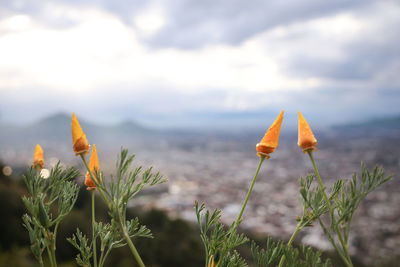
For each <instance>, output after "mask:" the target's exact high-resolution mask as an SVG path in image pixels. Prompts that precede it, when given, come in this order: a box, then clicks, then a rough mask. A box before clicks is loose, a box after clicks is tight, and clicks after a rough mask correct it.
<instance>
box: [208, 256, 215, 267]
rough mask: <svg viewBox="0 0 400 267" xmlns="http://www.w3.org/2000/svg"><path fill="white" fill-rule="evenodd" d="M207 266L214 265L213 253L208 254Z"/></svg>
mask: <svg viewBox="0 0 400 267" xmlns="http://www.w3.org/2000/svg"><path fill="white" fill-rule="evenodd" d="M207 266H208V267H214V257H213V255H211V256H210V260H209V262H208V264H207Z"/></svg>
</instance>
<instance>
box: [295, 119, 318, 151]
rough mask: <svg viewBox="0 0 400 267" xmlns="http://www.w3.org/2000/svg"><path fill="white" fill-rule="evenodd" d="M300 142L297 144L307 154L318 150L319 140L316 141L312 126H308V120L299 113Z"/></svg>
mask: <svg viewBox="0 0 400 267" xmlns="http://www.w3.org/2000/svg"><path fill="white" fill-rule="evenodd" d="M298 136H299V138H298V142H297V144H298V145H299V147H301V149H303V152H304V153H306V152H307V151H309V150H314V151H315V150H317V139H315V137H314V134H313V132H312V131H311V128H310V126H309V125H308V123H307V121H306V119H304V117H303V115H302V114H301V113H300V111H299V132H298Z"/></svg>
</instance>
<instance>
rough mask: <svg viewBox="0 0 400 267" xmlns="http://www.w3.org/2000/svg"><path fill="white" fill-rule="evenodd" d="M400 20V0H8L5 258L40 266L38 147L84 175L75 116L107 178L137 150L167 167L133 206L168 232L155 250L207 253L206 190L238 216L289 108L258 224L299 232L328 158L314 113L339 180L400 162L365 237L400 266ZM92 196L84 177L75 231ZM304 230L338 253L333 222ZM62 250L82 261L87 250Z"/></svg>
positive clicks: (3, 112) (254, 213) (148, 250)
mask: <svg viewBox="0 0 400 267" xmlns="http://www.w3.org/2000/svg"><path fill="white" fill-rule="evenodd" d="M399 24H400V3H399V2H398V1H389V0H388V1H365V0H363V1H361V0H360V1H351V2H350V1H332V2H326V1H325V2H323V1H315V0H308V1H291V0H288V1H236V0H235V1H232V0H230V1H225V0H224V1H195V0H193V1H184V0H170V1H164V0H149V1H142V0H131V1H126V0H118V1H101V0H73V1H66V0H65V1H63V0H59V1H39V0H37V1H36V0H29V1H28V0H11V1H5V0H3V1H1V0H0V162H1V164H0V165H1V169H0V174H1V186H0V207H1V208H0V211H1V213H2V214H1V215H0V217H1V218H2V219H1V220H0V225H1V227H0V229H1V235H0V266H30V265H32V266H33V265H34V264H35V262H34V261H33V259H32V256H31V255H30V251H29V237H28V233H27V231H25V229H24V228H23V227H22V221H21V216H22V214H23V213H24V212H25V210H24V207H23V204H22V201H21V199H20V197H21V196H22V195H23V194H26V192H25V187H24V185H23V183H22V181H21V176H22V175H23V174H24V172H25V171H26V169H27V167H28V166H29V165H30V164H31V161H32V157H33V152H34V148H35V145H36V144H40V145H41V146H42V147H43V150H44V153H45V160H46V168H48V169H50V168H51V167H52V166H54V165H55V164H56V163H57V162H58V161H59V160H60V161H61V162H62V163H63V164H65V165H67V166H69V165H73V166H76V167H77V168H79V169H81V170H82V173H83V166H82V164H81V163H80V161H79V158H77V157H75V155H74V153H73V152H72V139H71V134H70V121H71V115H72V112H75V114H76V115H77V117H78V119H79V120H80V122H81V125H82V128H83V130H84V131H85V133H86V135H87V137H88V139H89V142H90V143H91V144H93V143H95V144H96V146H97V148H98V152H99V158H100V165H101V169H102V170H103V171H104V172H105V174H106V175H108V174H111V173H112V172H113V170H114V166H115V160H116V157H117V154H118V153H119V151H120V149H121V147H126V148H128V149H129V151H130V152H131V153H135V154H136V155H137V157H136V164H141V165H144V166H154V167H155V169H157V170H159V171H160V172H161V173H163V174H164V176H165V177H167V178H168V179H169V182H168V183H166V184H163V185H161V186H158V187H157V188H154V189H152V190H148V191H145V192H144V194H142V195H140V196H139V197H138V198H136V199H135V201H134V202H133V203H131V207H132V210H131V213H132V216H133V215H135V216H139V218H140V219H141V221H143V222H144V223H145V224H147V225H148V226H149V227H150V228H151V229H153V230H154V235H155V239H154V240H151V241H142V243H140V244H139V250H140V251H144V252H143V253H144V254H145V255H144V259H145V262H148V263H149V266H201V265H202V264H203V263H202V259H203V251H202V250H203V249H202V244H201V241H200V238H199V235H198V232H197V227H196V226H195V225H194V220H195V214H194V211H193V207H194V202H195V200H199V201H200V202H205V203H206V205H207V206H208V207H209V208H216V207H218V208H221V209H223V220H224V221H225V222H226V223H230V222H231V221H232V220H233V219H234V218H236V216H237V214H238V212H239V210H240V207H241V206H240V205H241V203H242V201H243V198H244V196H245V194H246V192H247V189H248V186H249V183H250V179H251V178H252V175H253V173H254V171H255V169H256V167H257V164H258V158H257V156H256V153H255V144H256V143H258V141H259V140H260V139H261V137H262V136H263V135H264V132H265V131H266V129H267V128H268V127H269V125H270V124H271V123H272V122H273V120H274V119H275V117H276V116H277V115H278V114H279V112H280V111H281V110H285V119H284V122H283V125H282V130H281V139H280V144H279V147H278V149H277V150H276V152H275V153H274V154H273V155H272V157H271V159H269V160H268V161H266V162H265V163H264V164H263V166H262V169H261V172H260V177H259V179H258V181H257V183H256V186H255V189H254V192H253V195H252V197H251V199H250V202H249V205H248V206H247V209H246V212H245V214H244V223H243V224H242V227H243V229H242V230H243V231H246V232H247V233H249V234H250V235H252V236H254V237H255V238H256V239H258V240H263V239H265V237H266V236H273V237H276V238H281V239H284V240H287V239H288V238H289V237H290V235H291V233H292V232H293V230H294V228H295V226H296V221H295V218H296V216H297V215H299V214H300V212H301V211H300V208H299V204H298V198H299V193H298V181H299V177H300V176H304V175H306V174H307V173H309V172H311V171H312V166H311V164H310V163H309V161H308V159H307V157H306V156H305V155H304V154H303V153H302V152H301V150H300V149H299V148H298V147H297V145H296V142H297V133H296V129H297V124H296V123H297V111H298V110H301V111H302V113H303V115H304V116H305V117H306V119H307V120H308V122H309V124H310V126H311V128H312V129H313V131H314V134H315V135H316V138H317V139H318V151H317V152H316V153H315V157H316V160H317V164H319V168H320V172H321V175H322V176H323V178H324V179H325V180H326V181H327V183H328V184H330V183H332V182H333V181H334V180H335V179H337V178H348V177H350V176H351V175H352V173H353V172H355V171H358V170H359V169H360V163H361V162H362V161H363V162H364V163H366V165H367V166H368V167H369V168H370V169H371V168H373V167H374V166H375V165H376V164H378V165H382V166H383V167H384V168H385V170H386V171H387V174H390V173H393V174H395V179H394V180H393V181H391V182H390V183H389V184H387V185H384V186H382V187H381V188H379V189H378V190H377V191H375V192H373V193H372V194H371V195H370V196H369V197H368V198H367V199H366V201H365V202H364V203H363V204H362V205H361V207H360V208H359V211H358V213H357V214H356V217H355V218H354V222H353V234H352V236H351V237H350V239H351V241H350V243H351V248H350V249H351V253H352V255H353V256H354V257H355V258H356V259H357V260H358V261H359V263H358V264H359V266H363V265H365V266H397V265H396V262H398V260H399V259H400V251H399V250H398V247H399V246H400V205H399V203H400V195H399V194H398V192H399V189H400V184H399V181H398V177H397V174H398V173H399V169H400V158H399V152H400V105H399V103H400V102H399V101H400V75H399V73H400V72H399V70H400V46H399V42H400V28H399V27H398V25H399ZM82 182H83V177H81V179H80V180H79V181H78V183H82ZM87 200H88V193H87V192H86V191H85V190H84V189H82V191H81V193H80V200H79V201H78V204H77V208H76V210H74V211H73V212H72V214H71V216H70V217H68V218H67V219H66V221H67V220H68V221H69V223H65V227H64V228H63V229H64V230H63V231H65V232H64V233H63V234H61V235H60V238H59V239H60V242H64V240H62V238H61V236H63V235H65V236H70V235H71V234H72V232H74V231H75V228H76V227H77V226H79V227H80V228H84V227H86V228H87V229H86V230H87V231H90V228H89V225H88V224H87V222H85V219H86V217H87V214H86V213H87V212H88V210H89V207H88V203H87ZM98 202H100V201H98ZM100 203H101V202H100ZM99 205H101V204H99ZM99 209H100V210H101V209H102V207H101V206H99ZM103 209H104V207H103ZM99 217H101V218H104V219H106V218H107V213H106V211H105V210H104V212H103V213H101V212H100V211H99ZM82 225H86V226H82ZM297 241H298V243H303V244H308V245H312V246H315V247H316V248H319V249H322V250H324V251H326V252H327V253H328V255H330V251H331V246H330V245H329V243H328V242H327V240H326V239H325V237H324V236H323V233H322V232H321V230H320V229H319V227H313V228H310V229H307V230H306V231H304V232H302V233H301V234H300V235H299V236H298V238H297ZM139 242H141V241H139ZM146 242H147V243H146ZM174 244H175V245H174ZM176 244H180V245H179V246H178V245H176ZM171 249H172V251H170V250H171ZM57 253H58V257H59V258H60V261H65V264H66V265H68V264H69V265H71V266H73V265H74V263H73V261H71V260H72V258H73V257H74V255H75V254H76V251H75V250H74V249H73V247H72V246H71V245H69V244H68V243H66V242H64V243H61V244H60V245H59V247H58V249H57ZM114 253H115V255H114V257H112V258H110V259H109V265H114V266H128V265H130V264H133V263H132V262H129V260H130V259H129V254H124V253H126V251H125V250H123V249H121V250H116V251H115V252H114ZM128 253H129V252H128ZM244 253H246V252H244ZM122 255H125V256H122ZM154 255H157V256H156V257H155V256H154ZM332 255H334V253H332ZM332 257H334V256H332ZM338 266H340V264H339V265H338Z"/></svg>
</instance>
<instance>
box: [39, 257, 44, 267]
mask: <svg viewBox="0 0 400 267" xmlns="http://www.w3.org/2000/svg"><path fill="white" fill-rule="evenodd" d="M39 265H40V267H44V264H43V258H42V256H40V258H39Z"/></svg>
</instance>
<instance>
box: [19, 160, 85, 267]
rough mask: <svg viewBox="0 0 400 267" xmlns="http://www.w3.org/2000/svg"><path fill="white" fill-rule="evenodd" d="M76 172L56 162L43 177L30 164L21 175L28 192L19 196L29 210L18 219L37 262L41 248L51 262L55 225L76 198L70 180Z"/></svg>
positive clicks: (53, 262)
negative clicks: (27, 236)
mask: <svg viewBox="0 0 400 267" xmlns="http://www.w3.org/2000/svg"><path fill="white" fill-rule="evenodd" d="M78 174H79V172H78V171H76V170H75V169H73V168H69V169H63V168H62V167H61V166H60V164H59V163H57V165H56V166H55V167H54V168H53V169H52V170H51V172H50V176H49V178H48V179H43V178H42V177H41V175H40V172H39V171H37V170H34V169H32V168H30V169H29V170H28V172H27V174H26V176H24V181H25V184H26V187H27V189H28V192H29V193H30V196H23V197H22V200H23V203H24V204H25V207H26V208H27V210H28V212H29V214H25V215H24V216H23V218H22V219H23V222H24V226H25V228H26V229H27V230H28V232H29V238H30V241H31V250H32V253H33V255H34V256H35V257H36V259H37V260H38V261H39V263H40V264H41V265H42V264H43V260H42V253H43V251H44V249H47V250H48V253H49V258H51V259H50V261H51V263H52V265H53V264H55V261H56V258H55V244H56V235H57V228H58V225H59V223H60V222H61V220H62V219H63V218H64V217H65V216H66V215H67V214H68V213H69V212H70V211H71V210H72V208H73V206H74V203H75V201H76V199H77V198H78V191H79V188H78V186H77V185H76V184H75V183H74V182H73V181H72V180H74V179H75V178H76V177H77V176H78ZM54 210H57V212H54Z"/></svg>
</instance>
